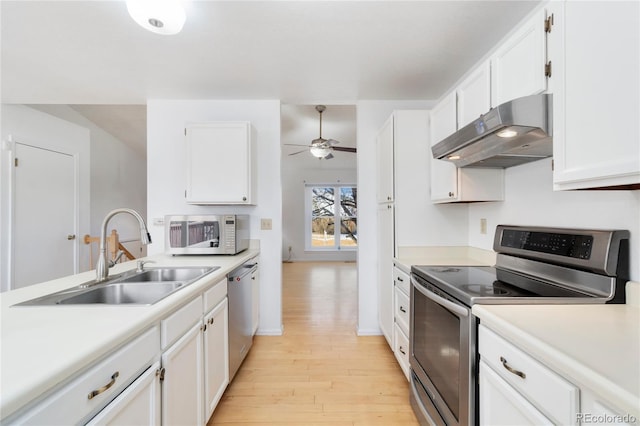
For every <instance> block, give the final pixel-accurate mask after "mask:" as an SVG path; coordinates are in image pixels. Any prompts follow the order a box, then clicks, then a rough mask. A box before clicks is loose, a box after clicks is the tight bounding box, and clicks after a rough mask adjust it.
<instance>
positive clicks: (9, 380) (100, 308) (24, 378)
mask: <svg viewBox="0 0 640 426" xmlns="http://www.w3.org/2000/svg"><path fill="white" fill-rule="evenodd" d="M258 254H259V251H258V250H253V249H249V250H246V251H244V252H242V253H240V254H238V255H235V256H166V255H156V256H151V257H148V258H145V259H148V260H154V261H156V263H155V264H150V265H148V267H149V268H153V267H159V266H203V267H207V266H219V267H220V269H218V270H216V271H214V272H212V273H211V274H209V275H207V276H206V277H205V278H202V279H200V280H198V281H196V282H194V283H192V284H190V285H189V286H187V287H186V288H184V289H182V290H179V291H177V292H176V293H175V294H172V295H171V296H168V297H167V298H165V299H163V300H161V301H159V302H157V303H156V304H154V305H150V306H139V305H137V306H126V305H118V306H105V305H92V306H86V305H85V306H82V305H76V306H16V307H14V306H12V305H15V304H16V303H20V302H23V301H26V300H30V299H33V298H36V297H39V296H43V295H46V294H50V293H54V292H57V291H60V290H64V289H66V288H70V287H74V286H77V285H79V284H81V283H83V282H86V281H89V280H91V279H93V278H95V272H94V271H90V272H84V273H81V274H78V275H74V276H70V277H65V278H60V279H57V280H53V281H48V282H46V283H42V284H37V285H33V286H29V287H25V288H22V289H18V290H14V291H10V292H6V293H1V294H0V310H1V312H0V314H1V321H2V325H1V328H0V330H1V334H0V392H1V394H0V419H4V418H6V417H7V416H9V415H10V414H12V413H14V412H15V411H16V410H17V409H19V408H20V407H22V406H24V405H25V404H27V403H29V402H30V401H32V400H34V399H36V398H38V397H39V396H40V395H43V394H45V393H46V392H47V391H49V390H50V389H52V388H53V387H55V386H56V385H57V384H59V383H61V382H62V381H64V380H65V379H67V378H69V377H70V376H73V375H75V374H76V373H79V372H80V371H82V370H83V369H84V368H86V367H88V366H90V365H91V364H92V363H94V362H96V361H97V360H99V359H100V358H102V357H104V356H106V355H107V354H109V353H111V352H112V351H113V349H114V348H116V347H118V346H120V345H122V344H124V343H126V342H127V341H128V340H130V339H131V338H132V337H134V336H135V335H137V334H139V333H140V332H142V331H143V330H145V329H147V328H149V327H150V326H152V325H154V324H157V323H158V322H159V320H160V319H162V318H164V317H165V316H166V315H167V314H168V313H170V312H172V311H174V310H175V309H177V308H178V307H180V306H181V305H182V304H184V303H185V302H187V301H189V300H191V298H192V297H194V296H196V295H198V294H199V293H201V292H202V291H203V290H204V289H205V288H206V287H208V286H210V284H211V282H212V281H213V282H217V281H219V280H220V279H222V278H223V277H224V276H225V275H226V274H227V273H229V272H230V271H231V270H233V269H234V268H235V267H236V266H239V265H240V264H242V263H243V262H245V261H246V260H249V259H251V258H252V257H254V256H256V255H258ZM135 267H136V262H133V261H132V262H126V263H123V264H118V265H116V266H115V267H114V268H112V269H110V274H118V273H121V272H124V271H127V270H130V269H134V268H135Z"/></svg>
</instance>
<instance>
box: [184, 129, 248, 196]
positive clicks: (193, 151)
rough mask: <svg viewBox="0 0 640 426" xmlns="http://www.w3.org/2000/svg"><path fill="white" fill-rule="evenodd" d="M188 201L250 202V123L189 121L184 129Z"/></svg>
mask: <svg viewBox="0 0 640 426" xmlns="http://www.w3.org/2000/svg"><path fill="white" fill-rule="evenodd" d="M185 133H186V145H187V191H186V199H187V202H188V203H191V204H251V203H252V199H251V197H252V191H251V189H252V179H253V176H252V167H251V165H252V156H251V125H250V124H249V123H248V122H229V123H192V124H189V125H188V126H187V128H186V130H185Z"/></svg>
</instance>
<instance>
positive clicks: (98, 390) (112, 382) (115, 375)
mask: <svg viewBox="0 0 640 426" xmlns="http://www.w3.org/2000/svg"><path fill="white" fill-rule="evenodd" d="M118 376H120V372H119V371H116V372H115V373H113V375H112V376H111V381H110V382H109V383H107V384H106V385H104V386H103V387H101V388H100V389H96V390H94V391H91V392H89V395H87V398H88V399H93V398H94V397H96V396H98V395H100V394H101V393H102V392H105V391H107V390H108V389H109V388H110V387H111V386H113V385H115V384H116V379H117V378H118Z"/></svg>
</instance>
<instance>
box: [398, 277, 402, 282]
mask: <svg viewBox="0 0 640 426" xmlns="http://www.w3.org/2000/svg"><path fill="white" fill-rule="evenodd" d="M396 279H397V280H398V281H400V282H404V280H403V279H402V277H397V278H396Z"/></svg>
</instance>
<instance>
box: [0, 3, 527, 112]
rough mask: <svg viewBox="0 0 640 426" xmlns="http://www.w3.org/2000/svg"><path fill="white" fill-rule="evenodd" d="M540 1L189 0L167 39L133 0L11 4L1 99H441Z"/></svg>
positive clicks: (4, 27)
mask: <svg viewBox="0 0 640 426" xmlns="http://www.w3.org/2000/svg"><path fill="white" fill-rule="evenodd" d="M538 3H539V1H515V0H513V1H481V0H475V1H451V0H450V1H406V2H405V1H340V0H338V1H191V2H186V3H185V4H186V6H187V21H186V24H185V27H184V29H183V31H182V32H181V33H180V34H178V35H175V36H161V35H157V34H153V33H150V32H148V31H146V30H144V29H142V28H141V27H139V26H138V25H137V24H135V23H134V22H133V20H132V19H131V18H130V17H129V16H128V14H127V10H126V6H125V3H124V2H123V1H54V0H49V1H25V0H21V1H7V0H2V1H1V2H0V14H1V30H0V31H1V33H0V36H1V38H0V43H1V53H2V62H1V71H2V73H1V74H2V76H1V85H0V89H1V93H0V94H1V100H2V102H4V103H20V104H70V105H76V108H79V107H78V105H127V104H129V105H132V104H133V105H144V104H146V101H147V99H164V98H171V99H280V100H281V101H282V102H283V103H284V104H308V105H312V104H316V103H324V104H332V103H334V104H345V103H352V104H353V103H355V102H356V101H358V100H365V99H367V100H372V99H380V100H389V99H399V100H400V99H407V100H410V99H416V100H429V99H438V98H439V97H440V96H442V95H443V94H444V92H445V91H446V90H447V89H448V88H449V87H451V85H453V84H454V83H455V82H456V81H457V80H458V79H459V78H460V77H461V76H462V74H463V73H464V72H465V71H466V70H468V69H469V68H470V67H471V66H472V65H473V64H474V63H475V62H477V61H478V60H479V59H480V58H481V57H482V56H483V55H484V54H485V53H486V52H487V51H488V50H489V49H490V48H491V46H493V45H495V44H496V43H497V42H498V40H499V39H500V38H502V37H503V36H504V35H505V34H506V33H507V31H508V30H509V29H510V28H511V27H512V26H513V24H514V23H515V22H517V21H518V20H519V19H520V18H522V17H523V16H524V15H526V14H527V13H528V12H529V11H530V10H532V9H533V8H534V7H535V5H536V4H538ZM108 111H109V109H108V108H107V109H103V111H102V112H103V114H105V113H107V112H108ZM81 112H82V111H81ZM82 113H83V114H91V115H92V117H93V120H100V117H101V114H96V111H93V112H88V111H87V110H85V111H84V112H82Z"/></svg>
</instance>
